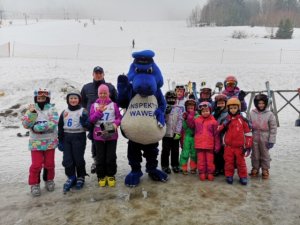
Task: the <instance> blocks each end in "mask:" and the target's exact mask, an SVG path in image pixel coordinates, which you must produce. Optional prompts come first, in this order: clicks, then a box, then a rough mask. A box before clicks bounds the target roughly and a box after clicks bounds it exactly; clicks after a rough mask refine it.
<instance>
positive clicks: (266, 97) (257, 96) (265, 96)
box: [254, 94, 269, 111]
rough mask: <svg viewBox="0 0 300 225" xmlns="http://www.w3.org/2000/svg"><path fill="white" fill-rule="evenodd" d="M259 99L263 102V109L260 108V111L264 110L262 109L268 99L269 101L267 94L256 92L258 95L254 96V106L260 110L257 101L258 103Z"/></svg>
mask: <svg viewBox="0 0 300 225" xmlns="http://www.w3.org/2000/svg"><path fill="white" fill-rule="evenodd" d="M259 101H263V102H264V103H265V107H264V109H263V110H262V111H264V110H265V109H266V108H267V105H268V101H269V98H268V96H267V95H265V94H258V95H256V96H255V97H254V105H255V107H256V109H257V110H258V111H261V110H260V109H259V108H258V103H259Z"/></svg>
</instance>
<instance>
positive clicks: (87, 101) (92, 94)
mask: <svg viewBox="0 0 300 225" xmlns="http://www.w3.org/2000/svg"><path fill="white" fill-rule="evenodd" d="M101 84H106V85H107V86H108V89H109V97H110V99H111V100H112V101H113V102H117V97H118V93H117V90H116V88H115V87H114V86H113V85H112V84H111V83H106V82H105V80H101V81H95V80H94V81H93V82H91V83H88V84H85V85H84V86H83V87H82V89H81V98H82V100H81V105H82V107H84V108H86V109H87V111H88V112H90V107H91V105H92V104H93V103H94V102H95V101H96V100H97V99H98V87H99V86H100V85H101Z"/></svg>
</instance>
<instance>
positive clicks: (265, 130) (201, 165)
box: [161, 76, 277, 185]
mask: <svg viewBox="0 0 300 225" xmlns="http://www.w3.org/2000/svg"><path fill="white" fill-rule="evenodd" d="M224 87H225V90H224V91H223V92H222V93H218V94H216V95H215V96H214V100H215V101H213V100H212V89H210V88H209V87H203V88H201V89H200V98H199V99H198V101H196V100H195V96H194V95H192V96H189V97H188V98H187V99H186V100H185V99H184V96H185V93H184V92H185V88H184V86H181V85H178V86H176V88H175V91H168V92H167V93H166V95H165V98H166V102H167V104H168V106H167V110H166V124H167V131H168V132H167V134H166V136H165V137H164V138H163V141H162V154H161V166H162V170H163V171H164V172H166V173H168V174H170V173H171V169H170V168H169V155H170V154H171V167H172V170H173V172H174V173H179V172H180V171H181V172H182V173H183V174H184V175H187V174H188V169H189V171H190V173H191V174H195V173H196V171H197V170H198V174H199V179H200V180H201V181H204V180H206V179H207V180H209V181H213V180H214V177H215V176H217V175H219V174H224V175H225V177H226V181H227V183H228V184H232V183H233V176H234V170H235V168H237V170H238V175H239V178H240V179H239V182H240V183H241V184H242V185H247V183H248V178H247V177H248V174H247V166H246V161H245V157H247V156H249V155H250V153H251V151H252V154H251V162H252V170H251V173H250V174H249V175H250V176H251V177H257V176H258V175H259V170H260V169H262V178H263V179H268V177H269V168H270V154H269V149H271V148H272V147H273V146H274V144H275V139H276V130H277V124H276V120H275V117H274V114H273V113H272V112H271V111H270V110H269V109H268V107H267V106H268V96H267V95H265V94H258V95H256V96H255V98H254V105H255V109H253V110H252V111H251V112H250V115H249V120H248V119H246V118H245V117H244V116H243V115H242V114H241V112H244V111H245V110H246V109H247V105H246V102H245V96H246V93H245V92H243V91H240V90H239V88H238V87H237V79H236V78H235V77H234V76H228V77H227V78H226V79H225V81H224ZM180 128H181V129H180ZM180 140H181V146H182V151H181V154H180V157H178V155H179V143H180Z"/></svg>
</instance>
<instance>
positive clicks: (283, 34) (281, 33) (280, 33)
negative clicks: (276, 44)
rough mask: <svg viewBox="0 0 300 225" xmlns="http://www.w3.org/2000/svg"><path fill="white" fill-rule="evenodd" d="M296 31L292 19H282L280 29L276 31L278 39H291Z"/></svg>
mask: <svg viewBox="0 0 300 225" xmlns="http://www.w3.org/2000/svg"><path fill="white" fill-rule="evenodd" d="M293 32H294V27H293V24H292V22H291V21H290V19H286V20H285V21H283V20H280V23H279V27H278V30H277V32H276V38H277V39H291V38H292V35H293Z"/></svg>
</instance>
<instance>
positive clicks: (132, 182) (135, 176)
mask: <svg viewBox="0 0 300 225" xmlns="http://www.w3.org/2000/svg"><path fill="white" fill-rule="evenodd" d="M141 176H143V173H142V171H139V172H130V173H129V174H128V175H127V176H126V178H125V185H126V186H128V187H135V186H137V185H138V184H139V183H140V178H141Z"/></svg>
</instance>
